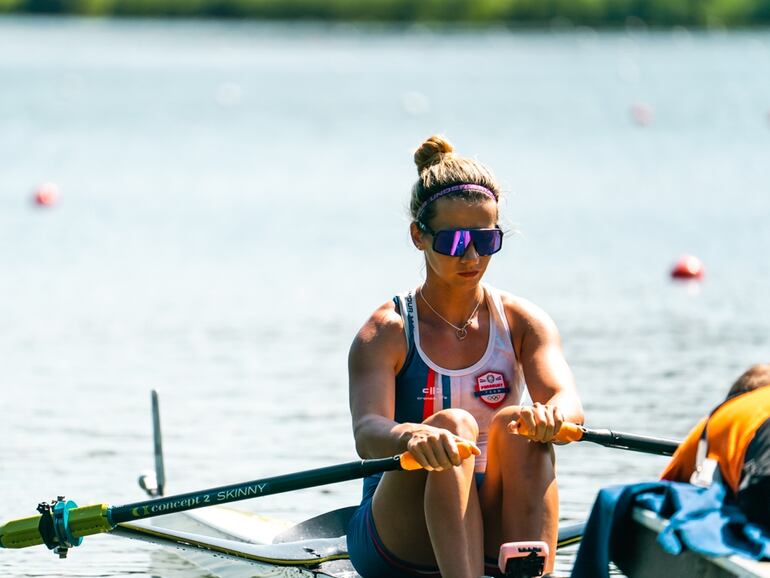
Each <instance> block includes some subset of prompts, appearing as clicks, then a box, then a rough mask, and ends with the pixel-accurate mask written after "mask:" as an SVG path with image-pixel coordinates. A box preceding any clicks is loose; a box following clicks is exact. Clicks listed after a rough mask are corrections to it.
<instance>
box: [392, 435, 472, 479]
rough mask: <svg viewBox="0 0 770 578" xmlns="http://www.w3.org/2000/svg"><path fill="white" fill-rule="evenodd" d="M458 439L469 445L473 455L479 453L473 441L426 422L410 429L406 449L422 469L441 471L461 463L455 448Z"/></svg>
mask: <svg viewBox="0 0 770 578" xmlns="http://www.w3.org/2000/svg"><path fill="white" fill-rule="evenodd" d="M458 440H462V441H463V442H464V443H467V444H468V445H470V447H471V453H472V454H473V455H474V456H478V455H479V454H481V450H479V448H478V447H477V446H476V444H474V443H473V442H470V441H468V440H465V439H463V438H461V437H459V436H456V435H455V434H453V433H452V432H450V431H449V430H445V429H441V428H437V427H433V426H430V425H426V424H419V425H417V426H416V427H415V429H413V430H412V431H411V435H410V437H409V440H408V441H407V443H406V449H407V451H408V452H409V453H410V454H412V456H413V457H414V459H415V460H416V461H417V463H419V464H420V465H421V466H422V467H423V469H425V470H427V471H429V472H433V471H435V472H441V471H444V470H448V469H450V468H452V467H454V466H459V465H460V464H461V463H462V458H461V457H460V452H459V451H458V449H457V441H458Z"/></svg>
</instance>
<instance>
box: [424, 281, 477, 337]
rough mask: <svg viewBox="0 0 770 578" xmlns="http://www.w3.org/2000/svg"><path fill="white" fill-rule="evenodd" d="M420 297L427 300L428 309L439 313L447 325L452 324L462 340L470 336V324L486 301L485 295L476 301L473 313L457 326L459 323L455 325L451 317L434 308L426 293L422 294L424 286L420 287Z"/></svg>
mask: <svg viewBox="0 0 770 578" xmlns="http://www.w3.org/2000/svg"><path fill="white" fill-rule="evenodd" d="M420 297H422V300H423V301H425V305H427V306H428V309H430V310H431V311H433V313H435V314H436V315H438V317H439V319H441V320H442V321H443V322H444V323H446V324H447V325H449V326H451V327H452V328H453V329H454V330H455V335H457V339H459V340H460V341H462V340H463V339H465V338H466V337H468V325H470V324H471V321H473V318H474V317H475V316H476V312H477V311H478V310H479V307H481V302H482V301H484V298H483V297H482V298H481V299H479V302H478V303H476V307H475V309H474V310H473V313H471V316H470V317H468V320H467V321H466V322H465V323H463V326H462V327H457V325H455V324H454V323H452V322H451V321H449V319H447V318H446V317H444V316H443V315H441V313H439V312H438V311H436V310H435V309H434V308H433V305H431V304H430V303H428V300H427V299H426V298H425V295H423V294H422V287H420Z"/></svg>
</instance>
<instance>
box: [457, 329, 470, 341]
mask: <svg viewBox="0 0 770 578" xmlns="http://www.w3.org/2000/svg"><path fill="white" fill-rule="evenodd" d="M455 335H457V339H459V340H460V341H462V340H463V339H465V338H466V337H468V330H467V329H466V328H465V327H463V328H462V329H458V330H457V331H455Z"/></svg>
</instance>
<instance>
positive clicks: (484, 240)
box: [433, 229, 503, 257]
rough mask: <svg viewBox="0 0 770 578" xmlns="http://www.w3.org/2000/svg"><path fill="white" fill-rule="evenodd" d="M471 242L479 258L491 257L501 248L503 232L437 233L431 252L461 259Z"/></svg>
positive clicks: (452, 230)
mask: <svg viewBox="0 0 770 578" xmlns="http://www.w3.org/2000/svg"><path fill="white" fill-rule="evenodd" d="M471 242H473V246H474V247H475V248H476V252H477V253H478V254H479V255H480V256H482V257H484V256H486V255H492V254H493V253H497V252H498V251H499V250H500V249H501V248H502V246H503V232H502V231H501V230H500V229H451V230H444V231H438V232H437V233H435V236H434V237H433V250H434V251H436V252H437V253H441V254H442V255H449V256H450V257H462V256H463V255H464V254H465V251H466V250H467V249H468V247H469V246H470V244H471Z"/></svg>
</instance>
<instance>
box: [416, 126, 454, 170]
mask: <svg viewBox="0 0 770 578" xmlns="http://www.w3.org/2000/svg"><path fill="white" fill-rule="evenodd" d="M454 150H455V149H454V147H453V146H452V145H451V144H450V143H449V141H448V140H446V139H445V138H444V137H443V136H440V135H437V134H434V135H433V136H431V137H429V138H428V139H427V140H426V141H425V142H424V143H422V144H421V145H420V146H419V148H418V149H417V150H416V151H415V152H414V164H416V165H417V174H422V172H423V171H424V170H425V169H427V168H429V167H431V166H433V165H435V164H438V163H440V162H441V160H442V159H443V158H444V157H445V156H447V155H451V154H452V152H453V151H454Z"/></svg>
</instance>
